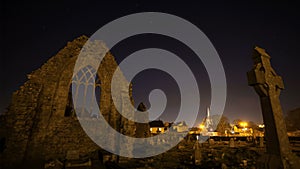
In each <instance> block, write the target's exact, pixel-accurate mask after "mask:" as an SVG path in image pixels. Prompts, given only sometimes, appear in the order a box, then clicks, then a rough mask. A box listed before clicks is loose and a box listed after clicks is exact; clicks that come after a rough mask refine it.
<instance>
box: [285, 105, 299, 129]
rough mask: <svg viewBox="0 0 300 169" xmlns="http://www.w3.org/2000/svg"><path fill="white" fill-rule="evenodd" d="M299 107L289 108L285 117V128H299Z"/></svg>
mask: <svg viewBox="0 0 300 169" xmlns="http://www.w3.org/2000/svg"><path fill="white" fill-rule="evenodd" d="M299 121H300V108H298V109H294V110H291V111H289V112H288V113H287V116H286V117H285V123H286V128H287V130H288V131H296V130H300V123H299Z"/></svg>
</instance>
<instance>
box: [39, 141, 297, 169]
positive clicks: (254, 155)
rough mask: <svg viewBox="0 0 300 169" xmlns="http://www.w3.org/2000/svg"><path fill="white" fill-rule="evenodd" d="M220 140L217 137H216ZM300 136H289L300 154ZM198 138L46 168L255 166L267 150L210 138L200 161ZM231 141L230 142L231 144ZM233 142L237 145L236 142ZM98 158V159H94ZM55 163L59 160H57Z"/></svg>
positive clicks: (202, 147) (229, 168) (247, 168)
mask: <svg viewBox="0 0 300 169" xmlns="http://www.w3.org/2000/svg"><path fill="white" fill-rule="evenodd" d="M217 140H218V139H217ZM299 140H300V138H296V139H293V138H292V139H290V143H291V147H292V150H293V152H294V153H295V154H296V155H297V156H299V157H300V141H299ZM195 142H196V141H195V140H189V141H186V140H184V141H182V142H180V143H179V144H178V145H177V146H176V147H174V148H172V149H171V150H169V151H167V152H165V153H163V154H160V155H157V156H154V157H150V158H144V159H120V162H119V163H118V164H116V163H113V162H106V163H105V164H103V163H101V162H100V161H101V160H97V158H90V159H89V163H90V165H89V166H88V167H87V166H84V167H83V166H81V167H80V166H67V165H66V164H67V163H66V162H59V161H56V162H57V163H59V165H53V164H54V163H56V162H54V163H52V164H51V163H49V164H50V165H48V166H47V167H46V166H45V168H47V169H64V168H66V169H255V168H256V162H257V160H258V159H259V157H260V156H261V155H262V154H263V153H264V152H265V146H264V145H262V144H259V142H257V141H256V142H255V141H243V140H238V139H237V141H235V142H234V144H232V143H230V142H229V141H216V140H212V139H211V140H210V141H206V142H204V143H202V144H201V145H200V152H201V162H200V164H197V165H196V164H195V163H194V161H195V160H194V154H195V149H194V146H195ZM230 145H231V146H230ZM233 145H234V146H233ZM95 159H96V160H95ZM57 163H56V164H57Z"/></svg>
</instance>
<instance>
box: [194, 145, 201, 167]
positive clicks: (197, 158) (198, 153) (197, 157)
mask: <svg viewBox="0 0 300 169" xmlns="http://www.w3.org/2000/svg"><path fill="white" fill-rule="evenodd" d="M193 148H194V150H195V154H194V163H195V165H200V164H201V160H202V155H201V148H200V143H199V141H196V142H195V144H194V147H193Z"/></svg>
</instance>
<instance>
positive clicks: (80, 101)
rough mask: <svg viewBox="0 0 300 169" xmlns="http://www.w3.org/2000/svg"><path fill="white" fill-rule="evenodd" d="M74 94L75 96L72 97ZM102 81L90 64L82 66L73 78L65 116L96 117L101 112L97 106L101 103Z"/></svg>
mask: <svg viewBox="0 0 300 169" xmlns="http://www.w3.org/2000/svg"><path fill="white" fill-rule="evenodd" d="M72 94H73V97H72ZM100 96H101V82H100V79H99V76H98V73H97V71H96V70H95V69H94V68H93V67H92V66H90V65H88V66H86V67H84V68H82V69H80V70H79V72H78V73H77V74H76V75H75V76H74V77H73V78H72V83H71V85H70V88H69V94H68V101H67V105H66V109H65V117H72V116H73V117H74V116H76V115H77V116H78V117H95V118H98V116H99V112H97V111H96V109H95V106H99V105H100Z"/></svg>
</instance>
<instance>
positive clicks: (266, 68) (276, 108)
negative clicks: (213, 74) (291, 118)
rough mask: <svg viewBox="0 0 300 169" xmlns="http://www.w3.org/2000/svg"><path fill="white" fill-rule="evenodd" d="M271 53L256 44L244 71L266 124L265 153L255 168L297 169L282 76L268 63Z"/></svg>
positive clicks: (298, 163)
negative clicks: (285, 115) (285, 112)
mask: <svg viewBox="0 0 300 169" xmlns="http://www.w3.org/2000/svg"><path fill="white" fill-rule="evenodd" d="M270 58H271V57H270V56H269V55H268V54H267V53H266V52H265V50H264V49H262V48H259V47H255V48H254V52H253V58H252V59H253V62H254V66H253V68H252V70H251V71H249V72H248V73H247V76H248V84H249V85H250V86H253V87H254V89H255V91H256V93H257V94H258V95H259V97H260V102H261V109H262V114H263V120H264V124H265V138H266V150H267V152H266V154H265V155H263V156H262V158H261V159H260V160H259V161H258V168H264V169H273V168H285V169H289V168H291V169H296V168H299V166H300V160H299V159H298V157H297V156H295V155H294V154H293V153H292V152H291V148H290V143H289V140H288V136H287V130H286V124H285V122H284V118H283V114H282V109H281V105H280V100H279V95H280V92H281V90H282V89H284V85H283V80H282V78H281V76H278V75H277V73H276V72H275V70H274V69H273V68H272V66H271V63H270Z"/></svg>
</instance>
